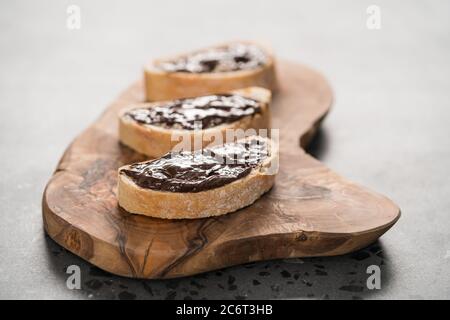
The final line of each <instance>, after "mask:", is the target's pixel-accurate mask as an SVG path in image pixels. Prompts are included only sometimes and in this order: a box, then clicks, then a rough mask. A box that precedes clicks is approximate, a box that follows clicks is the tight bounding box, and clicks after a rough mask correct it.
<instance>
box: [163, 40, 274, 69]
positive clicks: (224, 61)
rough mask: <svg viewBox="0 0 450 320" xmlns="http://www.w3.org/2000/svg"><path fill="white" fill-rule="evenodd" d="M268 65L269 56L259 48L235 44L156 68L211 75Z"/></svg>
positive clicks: (211, 49) (196, 53)
mask: <svg viewBox="0 0 450 320" xmlns="http://www.w3.org/2000/svg"><path fill="white" fill-rule="evenodd" d="M266 63H267V56H266V54H265V53H264V52H263V50H261V49H260V48H259V47H257V46H255V45H251V44H244V43H234V44H229V45H226V46H220V47H215V48H209V49H205V50H202V51H197V52H195V53H192V54H189V55H186V56H182V57H180V58H178V59H175V60H171V61H163V62H160V63H158V64H157V65H156V66H157V67H158V68H160V69H162V70H164V71H166V72H188V73H210V72H230V71H239V70H251V69H256V68H258V67H261V66H263V65H265V64H266Z"/></svg>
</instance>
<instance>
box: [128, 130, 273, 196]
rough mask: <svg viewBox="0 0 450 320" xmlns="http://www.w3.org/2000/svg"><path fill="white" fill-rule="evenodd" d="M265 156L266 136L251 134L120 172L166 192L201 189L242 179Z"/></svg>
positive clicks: (142, 183)
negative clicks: (241, 138)
mask: <svg viewBox="0 0 450 320" xmlns="http://www.w3.org/2000/svg"><path fill="white" fill-rule="evenodd" d="M267 156H268V146H267V143H266V140H265V139H262V138H260V137H256V136H255V137H251V138H249V139H245V140H240V141H238V142H234V143H227V144H224V145H220V146H214V147H211V148H206V149H203V150H199V151H194V152H190V151H182V152H178V153H168V154H166V155H165V156H163V157H162V158H159V159H156V160H151V161H147V162H142V163H136V164H132V165H130V166H129V167H128V168H127V169H122V170H121V171H120V174H125V175H127V176H128V177H129V178H131V179H132V180H133V181H134V183H136V184H137V185H138V186H139V187H141V188H146V189H153V190H159V191H169V192H201V191H205V190H210V189H214V188H218V187H222V186H224V185H226V184H228V183H231V182H233V181H236V180H238V179H241V178H243V177H245V176H247V175H248V174H250V172H251V170H252V169H253V168H255V167H256V166H258V165H259V164H261V163H262V161H263V160H264V159H265V158H266V157H267Z"/></svg>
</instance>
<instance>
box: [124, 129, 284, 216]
mask: <svg viewBox="0 0 450 320" xmlns="http://www.w3.org/2000/svg"><path fill="white" fill-rule="evenodd" d="M277 170H278V149H277V146H276V145H275V143H274V142H273V141H272V140H270V139H268V138H263V137H260V136H251V137H247V138H244V139H240V140H238V141H235V142H231V143H227V144H224V145H218V146H213V147H210V148H206V149H202V150H197V151H193V152H191V151H184V152H179V153H169V154H167V155H165V156H163V157H161V158H159V159H156V160H150V161H146V162H140V163H135V164H132V165H127V166H123V167H121V168H119V183H118V200H119V205H120V206H121V207H122V208H124V209H125V210H127V211H128V212H131V213H136V214H141V215H146V216H152V217H157V218H165V219H195V218H204V217H210V216H218V215H223V214H226V213H229V212H233V211H236V210H238V209H240V208H243V207H246V206H248V205H250V204H252V203H253V202H254V201H256V200H257V199H258V198H259V197H260V196H261V195H263V194H264V193H265V192H267V191H268V190H269V189H270V188H271V187H272V186H273V184H274V181H275V175H276V173H277Z"/></svg>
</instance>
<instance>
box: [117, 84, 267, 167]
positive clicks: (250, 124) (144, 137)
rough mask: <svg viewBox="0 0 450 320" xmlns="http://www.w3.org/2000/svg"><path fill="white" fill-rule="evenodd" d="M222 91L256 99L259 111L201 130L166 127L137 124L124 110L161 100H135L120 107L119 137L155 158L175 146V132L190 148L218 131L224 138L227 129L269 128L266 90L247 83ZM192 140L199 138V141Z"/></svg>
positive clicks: (145, 105)
mask: <svg viewBox="0 0 450 320" xmlns="http://www.w3.org/2000/svg"><path fill="white" fill-rule="evenodd" d="M224 93H230V94H236V95H240V96H242V97H246V98H250V99H253V100H256V101H258V102H259V103H260V112H259V113H256V114H253V115H248V116H244V117H243V118H241V119H239V120H237V121H234V122H231V123H224V124H221V125H218V126H215V127H210V128H207V129H205V130H185V129H169V128H165V127H161V126H157V125H149V124H141V123H139V122H137V121H135V120H134V119H132V118H130V117H128V116H126V114H127V112H129V111H130V110H132V109H136V108H150V107H153V106H157V105H160V104H162V103H164V102H154V103H142V104H136V105H132V106H130V107H129V108H127V109H126V110H124V111H122V112H121V114H120V115H119V138H120V141H121V142H122V143H123V144H125V145H127V146H129V147H130V148H132V149H134V150H136V151H137V152H139V153H142V154H145V155H147V156H149V157H151V158H157V157H160V156H162V155H164V154H166V153H167V152H169V151H171V150H172V149H173V148H174V147H175V146H177V144H178V143H179V142H178V141H177V140H176V139H174V138H175V137H176V136H178V137H180V138H183V139H186V140H188V141H190V145H191V148H190V149H191V150H194V149H199V148H202V147H206V146H207V145H208V144H209V143H210V142H212V141H211V140H214V137H217V136H218V135H219V136H221V139H222V141H225V136H226V134H227V130H229V129H232V130H236V129H242V130H247V129H255V130H258V129H270V121H271V116H270V107H269V104H270V100H271V93H270V91H269V90H267V89H263V88H258V87H251V88H245V89H239V90H233V91H229V92H224ZM256 134H257V133H256ZM186 140H185V141H186ZM195 141H199V142H200V143H197V142H195ZM222 143H223V142H222ZM185 149H187V148H185Z"/></svg>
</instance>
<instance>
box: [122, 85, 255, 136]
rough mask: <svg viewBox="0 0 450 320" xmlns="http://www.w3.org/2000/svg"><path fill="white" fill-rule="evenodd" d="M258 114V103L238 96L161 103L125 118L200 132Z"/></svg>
mask: <svg viewBox="0 0 450 320" xmlns="http://www.w3.org/2000/svg"><path fill="white" fill-rule="evenodd" d="M260 112H261V106H260V103H259V102H258V101H256V100H253V99H250V98H245V97H242V96H240V95H231V94H220V95H208V96H203V97H198V98H188V99H180V100H174V101H170V102H165V103H162V104H159V105H156V106H153V107H150V108H139V109H134V110H131V111H129V112H127V113H126V114H125V116H127V117H130V118H132V119H133V120H135V121H136V122H138V123H140V124H144V125H146V124H147V125H154V126H160V127H163V128H169V129H184V130H201V129H208V128H211V127H215V126H218V125H221V124H224V123H231V122H234V121H237V120H239V119H241V118H243V117H245V116H253V115H255V114H257V113H260Z"/></svg>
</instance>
